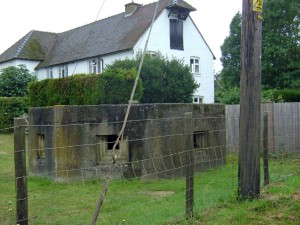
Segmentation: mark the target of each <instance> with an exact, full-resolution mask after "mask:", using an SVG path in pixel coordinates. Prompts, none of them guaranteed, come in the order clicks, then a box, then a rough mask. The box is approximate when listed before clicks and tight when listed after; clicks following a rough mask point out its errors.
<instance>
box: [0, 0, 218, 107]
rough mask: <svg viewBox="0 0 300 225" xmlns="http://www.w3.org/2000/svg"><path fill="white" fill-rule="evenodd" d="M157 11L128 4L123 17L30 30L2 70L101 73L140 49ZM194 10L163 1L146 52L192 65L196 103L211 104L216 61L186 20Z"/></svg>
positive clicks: (41, 74) (1, 58)
mask: <svg viewBox="0 0 300 225" xmlns="http://www.w3.org/2000/svg"><path fill="white" fill-rule="evenodd" d="M155 7H156V3H152V4H148V5H140V4H137V3H134V2H131V3H128V4H126V5H125V12H123V13H121V14H118V15H115V16H111V17H109V18H106V19H102V20H99V21H96V22H94V23H91V24H87V25H85V26H82V27H78V28H75V29H72V30H69V31H66V32H63V33H49V32H41V31H30V32H29V33H28V34H27V35H25V36H24V37H23V38H22V39H20V40H19V41H18V42H17V43H15V44H14V45H13V46H11V47H10V48H9V49H7V50H6V51H5V52H4V53H2V54H1V55H0V69H2V68H5V67H7V66H17V65H20V64H25V65H26V66H27V68H28V69H29V70H30V71H36V73H37V75H38V78H39V79H40V80H42V79H46V78H59V77H66V76H69V75H72V74H78V73H96V74H99V73H102V71H103V70H104V69H105V66H106V65H108V64H111V63H112V62H113V61H115V60H116V59H125V58H133V57H135V56H136V54H137V52H139V51H141V50H143V48H144V45H145V42H146V39H147V36H148V32H149V28H150V25H151V21H152V18H153V14H154V11H155ZM195 10H196V9H195V8H193V7H192V6H191V5H189V4H188V3H186V2H185V1H182V0H178V1H174V0H161V1H160V3H159V8H158V13H157V16H156V19H155V22H154V24H153V28H152V33H151V36H150V39H149V44H148V49H147V50H148V51H149V52H160V53H161V54H162V55H164V56H167V57H169V58H171V57H176V58H178V59H181V60H183V61H184V63H185V64H187V65H190V68H191V72H192V73H193V75H194V78H195V80H196V82H197V83H199V84H200V87H199V88H198V89H197V91H196V92H195V93H194V96H193V97H194V103H213V102H214V74H213V73H214V70H213V61H214V59H215V56H214V55H213V53H212V51H211V50H210V48H209V46H208V45H207V43H206V42H205V40H204V38H203V37H202V35H201V33H200V31H199V29H198V28H197V27H196V25H195V23H194V21H193V20H192V18H191V17H190V16H189V14H190V12H192V11H195Z"/></svg>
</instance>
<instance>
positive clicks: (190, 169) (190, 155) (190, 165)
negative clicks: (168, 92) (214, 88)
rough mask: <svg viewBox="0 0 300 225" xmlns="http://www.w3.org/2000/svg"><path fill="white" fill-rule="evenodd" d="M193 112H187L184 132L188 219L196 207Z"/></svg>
mask: <svg viewBox="0 0 300 225" xmlns="http://www.w3.org/2000/svg"><path fill="white" fill-rule="evenodd" d="M192 117H193V116H192V113H191V112H190V113H185V120H184V134H185V151H186V210H185V216H186V219H189V218H191V217H193V208H194V151H193V150H194V145H193V132H194V130H193V118H192Z"/></svg>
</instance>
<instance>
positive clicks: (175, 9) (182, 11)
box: [167, 0, 196, 20]
mask: <svg viewBox="0 0 300 225" xmlns="http://www.w3.org/2000/svg"><path fill="white" fill-rule="evenodd" d="M167 9H169V10H170V12H169V17H170V16H172V17H175V18H176V19H179V20H186V19H187V18H188V17H189V15H190V12H192V11H196V9H195V8H194V7H192V6H191V5H189V4H187V3H183V2H181V3H178V2H177V1H175V0H173V4H172V5H170V6H168V7H167Z"/></svg>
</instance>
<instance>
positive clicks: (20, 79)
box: [0, 65, 37, 97]
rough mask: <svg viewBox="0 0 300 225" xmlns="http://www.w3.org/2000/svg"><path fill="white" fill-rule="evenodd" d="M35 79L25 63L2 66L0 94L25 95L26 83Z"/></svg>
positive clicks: (10, 95)
mask: <svg viewBox="0 0 300 225" xmlns="http://www.w3.org/2000/svg"><path fill="white" fill-rule="evenodd" d="M36 80H37V78H36V76H35V75H34V74H32V73H30V72H29V70H28V69H27V68H26V66H25V65H19V66H17V67H15V66H10V67H7V68H4V69H2V70H1V71H0V96H1V97H27V96H28V84H29V83H30V82H33V81H36Z"/></svg>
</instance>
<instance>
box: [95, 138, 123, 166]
mask: <svg viewBox="0 0 300 225" xmlns="http://www.w3.org/2000/svg"><path fill="white" fill-rule="evenodd" d="M117 138H118V135H114V134H113V135H96V149H95V150H96V163H97V164H98V165H100V164H101V162H104V161H111V154H112V150H113V146H114V144H115V143H116V140H117ZM114 154H115V155H117V156H119V157H120V158H119V159H120V160H127V157H128V145H127V139H126V138H125V139H123V140H120V142H119V143H118V144H117V145H116V148H115V152H114Z"/></svg>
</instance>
